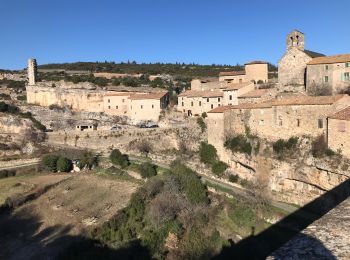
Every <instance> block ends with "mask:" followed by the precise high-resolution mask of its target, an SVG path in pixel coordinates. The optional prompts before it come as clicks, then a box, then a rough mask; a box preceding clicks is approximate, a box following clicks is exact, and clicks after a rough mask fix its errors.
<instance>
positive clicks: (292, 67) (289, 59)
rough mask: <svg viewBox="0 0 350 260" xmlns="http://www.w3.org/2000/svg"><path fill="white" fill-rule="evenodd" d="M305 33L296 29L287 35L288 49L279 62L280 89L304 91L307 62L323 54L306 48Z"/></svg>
mask: <svg viewBox="0 0 350 260" xmlns="http://www.w3.org/2000/svg"><path fill="white" fill-rule="evenodd" d="M304 46H305V39H304V34H303V33H302V32H300V31H297V30H294V31H293V32H291V33H290V34H288V36H287V51H286V53H285V54H284V55H283V56H282V58H281V59H280V61H279V62H278V83H279V90H280V91H286V92H304V91H305V78H306V64H307V63H308V62H310V61H311V60H312V59H313V58H315V57H320V56H324V55H323V54H320V53H316V52H313V51H308V50H305V47H304Z"/></svg>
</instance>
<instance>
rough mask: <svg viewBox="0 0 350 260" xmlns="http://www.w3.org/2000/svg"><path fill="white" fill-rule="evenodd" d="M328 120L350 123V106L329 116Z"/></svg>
mask: <svg viewBox="0 0 350 260" xmlns="http://www.w3.org/2000/svg"><path fill="white" fill-rule="evenodd" d="M329 118H331V119H338V120H347V121H350V106H349V107H347V108H344V109H343V110H340V111H338V112H337V113H335V114H333V115H331V116H329Z"/></svg>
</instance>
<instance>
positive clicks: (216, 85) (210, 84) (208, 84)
mask: <svg viewBox="0 0 350 260" xmlns="http://www.w3.org/2000/svg"><path fill="white" fill-rule="evenodd" d="M226 84H227V82H226V81H218V79H217V78H201V79H193V80H192V81H191V90H210V89H220V88H224V87H226Z"/></svg>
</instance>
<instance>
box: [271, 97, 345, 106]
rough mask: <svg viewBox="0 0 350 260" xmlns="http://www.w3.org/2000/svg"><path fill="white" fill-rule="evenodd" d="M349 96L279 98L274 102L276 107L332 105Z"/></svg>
mask: <svg viewBox="0 0 350 260" xmlns="http://www.w3.org/2000/svg"><path fill="white" fill-rule="evenodd" d="M345 96H347V95H345V94H344V95H336V96H317V97H312V96H293V97H286V98H278V99H275V101H274V102H273V105H274V106H298V105H332V104H334V103H335V102H337V101H338V100H339V99H341V98H343V97H345Z"/></svg>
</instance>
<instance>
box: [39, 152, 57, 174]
mask: <svg viewBox="0 0 350 260" xmlns="http://www.w3.org/2000/svg"><path fill="white" fill-rule="evenodd" d="M57 161H58V156H57V155H45V156H44V157H43V159H42V162H43V165H44V168H45V169H46V170H48V171H50V172H57Z"/></svg>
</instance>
